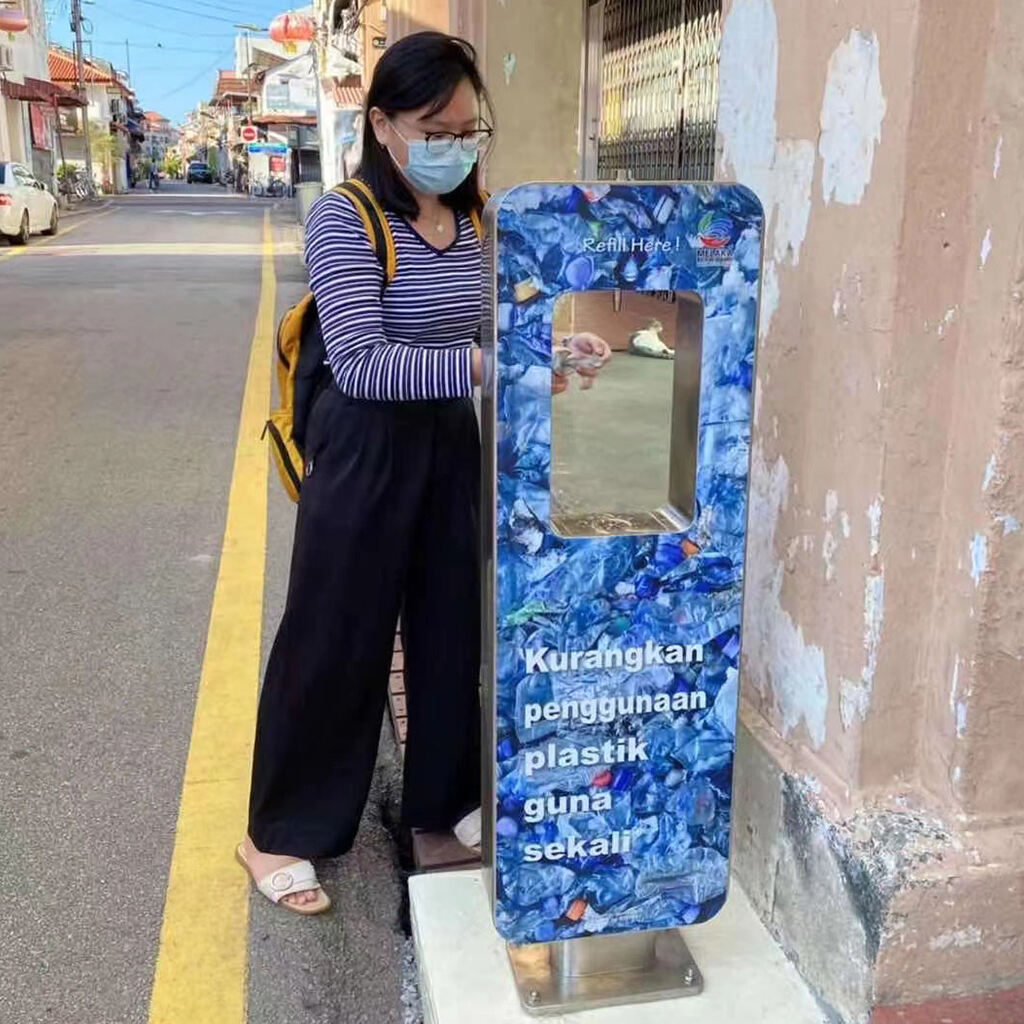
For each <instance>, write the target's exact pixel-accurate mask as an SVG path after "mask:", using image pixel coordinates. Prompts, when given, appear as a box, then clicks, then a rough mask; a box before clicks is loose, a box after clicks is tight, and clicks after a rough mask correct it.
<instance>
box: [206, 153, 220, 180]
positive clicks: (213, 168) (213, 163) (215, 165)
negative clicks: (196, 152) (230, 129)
mask: <svg viewBox="0 0 1024 1024" xmlns="http://www.w3.org/2000/svg"><path fill="white" fill-rule="evenodd" d="M206 163H207V165H208V166H209V168H210V174H211V175H212V176H213V177H214V178H216V177H217V174H218V173H219V171H220V165H219V161H218V159H217V150H215V149H213V148H212V147H211V148H210V156H209V159H208V160H207V161H206Z"/></svg>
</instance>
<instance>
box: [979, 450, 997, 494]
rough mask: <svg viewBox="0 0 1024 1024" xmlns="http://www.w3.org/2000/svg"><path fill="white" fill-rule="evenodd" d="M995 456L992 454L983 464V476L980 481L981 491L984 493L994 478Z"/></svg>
mask: <svg viewBox="0 0 1024 1024" xmlns="http://www.w3.org/2000/svg"><path fill="white" fill-rule="evenodd" d="M996 466H997V462H996V457H995V456H994V455H993V456H992V457H991V458H990V459H989V460H988V462H987V464H986V465H985V477H984V479H983V480H982V481H981V493H982V494H984V493H985V492H986V491H987V490H988V489H989V488H990V487H991V486H992V481H993V480H995V478H996Z"/></svg>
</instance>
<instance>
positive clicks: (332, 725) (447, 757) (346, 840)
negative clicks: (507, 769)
mask: <svg viewBox="0 0 1024 1024" xmlns="http://www.w3.org/2000/svg"><path fill="white" fill-rule="evenodd" d="M479 448H480V441H479V434H478V430H477V422H476V416H475V414H474V410H473V405H472V402H471V401H470V400H469V399H457V400H449V401H437V402H367V401H359V400H356V399H352V398H348V397H346V396H345V395H343V394H342V393H341V392H340V391H338V390H337V389H336V388H334V387H331V388H329V389H327V390H326V391H324V392H323V393H322V394H321V396H320V397H319V398H318V399H317V402H316V405H315V407H314V409H313V414H312V416H311V419H310V424H309V429H308V434H307V445H306V460H307V461H306V476H305V479H304V480H303V484H302V495H301V499H300V501H299V507H298V517H297V520H296V528H295V542H294V547H293V550H292V563H291V574H290V577H289V582H288V597H287V602H286V605H285V611H284V615H283V617H282V620H281V624H280V626H279V628H278V631H277V636H276V638H275V640H274V645H273V648H272V650H271V654H270V659H269V662H268V665H267V671H266V675H265V677H264V681H263V689H262V692H261V694H260V702H259V715H258V719H257V725H256V743H255V750H254V754H253V769H252V787H251V791H250V797H249V834H250V835H251V837H252V840H253V842H254V843H255V845H256V848H257V849H259V850H262V851H263V852H265V853H280V854H291V855H293V856H298V857H333V856H337V855H339V854H342V853H345V852H346V851H347V850H349V848H350V847H351V846H352V842H353V840H354V839H355V834H356V830H357V828H358V826H359V819H360V816H361V815H362V812H363V807H364V805H365V803H366V799H367V794H368V792H369V788H370V781H371V777H372V774H373V769H374V763H375V761H376V755H377V743H378V739H379V736H380V728H381V721H382V716H383V714H384V707H385V702H386V700H387V684H388V673H389V670H390V665H391V652H392V648H393V646H394V644H393V641H394V635H395V625H396V622H397V620H398V617H399V614H401V619H402V635H403V647H404V650H405V667H406V703H407V713H408V721H409V731H408V738H407V741H406V754H405V772H404V783H403V793H402V820H403V823H404V824H406V825H408V826H410V827H416V828H425V829H430V830H434V831H439V830H442V829H446V828H450V827H451V826H452V824H454V823H455V822H456V821H457V820H458V819H459V818H460V817H461V816H462V815H463V814H465V813H467V812H468V811H469V810H472V809H473V808H474V807H477V806H479V803H480V703H479V689H478V685H479V666H480V636H479V629H480V624H479V621H480V615H479V599H480V598H479V593H480V592H479V586H480V582H479V553H478V545H479V536H478V509H479V472H480V469H479V467H480V451H479Z"/></svg>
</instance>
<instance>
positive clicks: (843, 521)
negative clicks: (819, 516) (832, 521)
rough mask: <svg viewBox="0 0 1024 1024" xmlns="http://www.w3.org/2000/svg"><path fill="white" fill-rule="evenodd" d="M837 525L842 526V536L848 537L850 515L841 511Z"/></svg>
mask: <svg viewBox="0 0 1024 1024" xmlns="http://www.w3.org/2000/svg"><path fill="white" fill-rule="evenodd" d="M839 525H840V526H841V527H842V530H843V536H844V537H845V538H846V539H847V540H849V539H850V516H849V515H848V514H847V513H846V512H841V513H840V515H839Z"/></svg>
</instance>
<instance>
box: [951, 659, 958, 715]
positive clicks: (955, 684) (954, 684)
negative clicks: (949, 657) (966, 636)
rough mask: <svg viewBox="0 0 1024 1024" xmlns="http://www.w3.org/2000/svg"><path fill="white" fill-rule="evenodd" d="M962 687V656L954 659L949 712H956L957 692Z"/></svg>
mask: <svg viewBox="0 0 1024 1024" xmlns="http://www.w3.org/2000/svg"><path fill="white" fill-rule="evenodd" d="M959 685H960V655H959V654H958V655H956V657H955V658H954V659H953V679H952V681H951V682H950V685H949V710H950V711H952V712H954V713H955V712H956V691H957V688H958V687H959Z"/></svg>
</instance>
